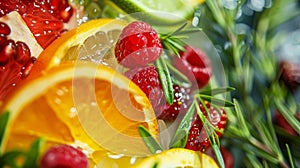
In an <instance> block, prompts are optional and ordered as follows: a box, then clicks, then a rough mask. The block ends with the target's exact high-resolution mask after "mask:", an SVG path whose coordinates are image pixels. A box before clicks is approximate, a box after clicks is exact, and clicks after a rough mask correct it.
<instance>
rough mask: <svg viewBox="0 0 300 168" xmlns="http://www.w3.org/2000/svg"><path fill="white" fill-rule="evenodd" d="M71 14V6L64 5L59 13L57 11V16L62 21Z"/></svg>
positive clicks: (68, 18) (65, 20)
mask: <svg viewBox="0 0 300 168" xmlns="http://www.w3.org/2000/svg"><path fill="white" fill-rule="evenodd" d="M72 15H73V8H72V7H71V6H69V5H68V6H66V7H64V8H63V9H62V10H61V11H60V13H59V16H60V17H59V18H60V19H61V20H62V21H63V22H68V21H69V20H70V18H71V16H72Z"/></svg>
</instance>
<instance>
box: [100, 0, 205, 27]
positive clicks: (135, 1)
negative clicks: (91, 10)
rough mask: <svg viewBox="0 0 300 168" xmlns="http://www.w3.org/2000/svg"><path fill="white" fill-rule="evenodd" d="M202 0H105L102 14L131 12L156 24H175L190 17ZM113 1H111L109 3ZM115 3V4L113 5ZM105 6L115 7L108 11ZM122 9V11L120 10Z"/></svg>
mask: <svg viewBox="0 0 300 168" xmlns="http://www.w3.org/2000/svg"><path fill="white" fill-rule="evenodd" d="M203 1H204V0H175V1H174V0H165V1H161V0H152V1H148V0H110V1H109V0H106V1H104V2H102V3H103V6H104V10H103V11H104V12H105V13H104V15H105V16H109V15H112V17H114V16H116V14H115V12H117V11H119V13H121V14H124V13H127V14H133V15H132V16H133V17H134V18H141V19H146V18H147V21H149V22H152V23H158V24H176V23H180V22H182V21H185V20H186V19H189V18H191V16H192V15H193V13H194V10H195V8H196V6H197V5H198V4H200V3H201V2H203ZM111 2H113V3H111ZM114 4H115V5H114ZM106 8H110V9H115V10H113V11H108V10H106ZM120 11H124V12H120Z"/></svg>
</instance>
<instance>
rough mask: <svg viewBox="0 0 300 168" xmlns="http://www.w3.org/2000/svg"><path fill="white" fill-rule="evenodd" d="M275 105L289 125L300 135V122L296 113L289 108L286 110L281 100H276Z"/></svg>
mask: <svg viewBox="0 0 300 168" xmlns="http://www.w3.org/2000/svg"><path fill="white" fill-rule="evenodd" d="M274 103H275V106H276V107H277V109H278V110H279V111H280V113H281V114H282V115H283V117H284V118H285V119H286V120H287V121H288V123H289V124H290V125H291V126H292V127H293V128H294V130H295V131H296V132H297V133H298V134H300V122H299V121H298V120H297V119H296V118H295V117H294V115H293V114H294V112H291V111H290V110H289V109H288V108H286V107H285V106H284V105H283V103H282V102H280V100H279V99H274Z"/></svg>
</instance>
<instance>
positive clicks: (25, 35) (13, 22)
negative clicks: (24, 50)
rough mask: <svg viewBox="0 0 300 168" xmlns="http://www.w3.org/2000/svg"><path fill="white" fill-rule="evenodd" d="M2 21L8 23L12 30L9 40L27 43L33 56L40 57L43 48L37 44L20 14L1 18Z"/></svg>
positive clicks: (11, 14)
mask: <svg viewBox="0 0 300 168" xmlns="http://www.w3.org/2000/svg"><path fill="white" fill-rule="evenodd" d="M0 21H1V22H4V23H6V24H7V25H8V26H9V27H10V28H11V33H10V34H9V35H8V38H10V39H13V40H15V41H22V42H24V43H26V44H27V45H28V47H29V48H30V51H31V55H32V56H34V57H38V56H39V55H40V53H41V52H42V51H43V48H42V47H41V46H40V45H39V44H38V43H37V41H36V39H35V38H34V36H33V34H32V33H31V31H30V29H29V28H28V27H27V25H26V23H25V21H24V20H23V19H22V17H21V16H20V14H19V13H18V12H15V11H13V12H10V13H9V14H7V15H5V16H2V17H0Z"/></svg>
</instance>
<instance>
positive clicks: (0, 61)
mask: <svg viewBox="0 0 300 168" xmlns="http://www.w3.org/2000/svg"><path fill="white" fill-rule="evenodd" d="M15 55H16V44H15V42H14V41H13V40H7V41H5V42H4V44H3V45H2V47H1V49H0V65H1V66H5V64H7V63H8V61H9V60H10V59H11V58H14V56H15Z"/></svg>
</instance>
